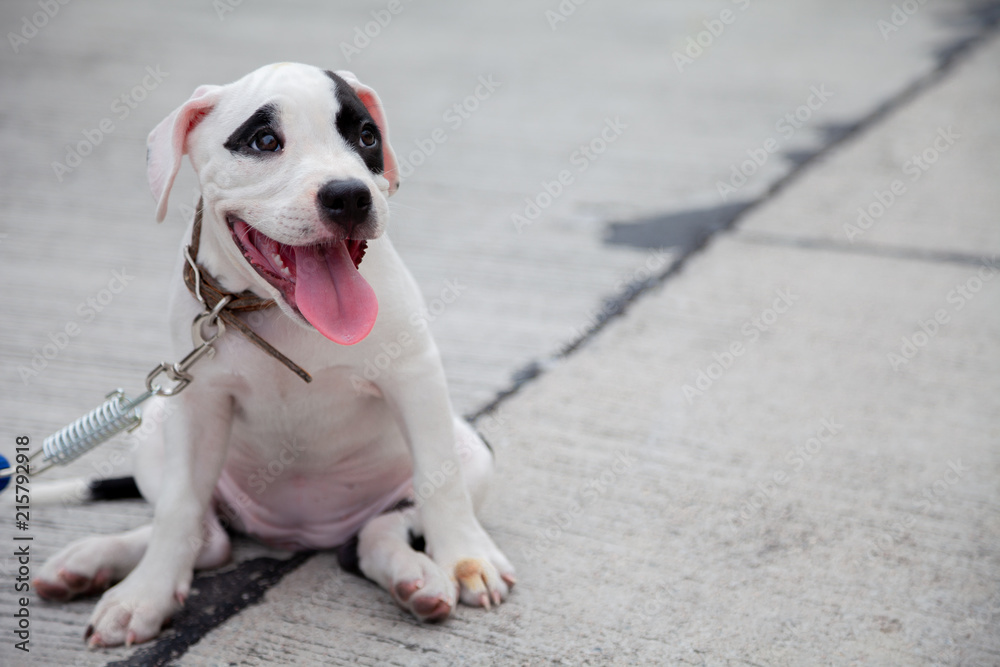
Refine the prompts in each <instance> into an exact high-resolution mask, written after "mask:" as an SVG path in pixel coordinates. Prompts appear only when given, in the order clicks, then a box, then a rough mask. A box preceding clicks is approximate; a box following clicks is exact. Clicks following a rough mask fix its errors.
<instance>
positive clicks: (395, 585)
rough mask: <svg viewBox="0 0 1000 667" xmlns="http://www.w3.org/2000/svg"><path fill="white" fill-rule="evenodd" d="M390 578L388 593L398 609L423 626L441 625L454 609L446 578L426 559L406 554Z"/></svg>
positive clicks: (449, 586)
mask: <svg viewBox="0 0 1000 667" xmlns="http://www.w3.org/2000/svg"><path fill="white" fill-rule="evenodd" d="M408 556H409V557H408V558H407V559H406V560H407V561H408V562H407V563H406V565H405V566H404V567H402V568H401V569H399V570H398V571H397V572H395V573H394V574H393V577H392V586H391V587H390V588H389V591H390V592H391V593H392V597H393V598H394V599H395V600H396V602H397V603H398V604H399V606H401V607H403V608H404V609H406V610H408V611H409V612H410V613H411V614H413V615H414V616H416V617H417V619H419V620H421V621H424V622H437V621H443V620H445V619H446V618H448V616H449V615H450V614H451V611H452V609H454V608H455V589H454V585H453V584H452V583H451V581H450V580H449V578H448V576H447V575H446V574H445V573H444V571H443V570H441V568H440V567H438V566H437V565H435V564H434V561H432V560H431V559H430V558H428V557H427V556H426V555H424V554H422V553H418V552H410V554H408Z"/></svg>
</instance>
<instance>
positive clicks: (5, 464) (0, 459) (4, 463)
mask: <svg viewBox="0 0 1000 667" xmlns="http://www.w3.org/2000/svg"><path fill="white" fill-rule="evenodd" d="M5 469H6V470H5ZM0 471H4V472H0V491H3V490H4V489H6V488H7V485H8V484H10V478H11V477H12V476H13V474H14V469H13V468H11V467H10V461H8V460H7V459H6V458H5V457H4V455H3V454H0Z"/></svg>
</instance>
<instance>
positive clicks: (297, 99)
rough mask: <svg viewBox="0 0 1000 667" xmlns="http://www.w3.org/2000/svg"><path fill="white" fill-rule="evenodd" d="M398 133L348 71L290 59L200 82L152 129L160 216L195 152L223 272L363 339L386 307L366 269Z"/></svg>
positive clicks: (304, 318) (153, 182)
mask: <svg viewBox="0 0 1000 667" xmlns="http://www.w3.org/2000/svg"><path fill="white" fill-rule="evenodd" d="M388 133H389V128H388V125H387V123H386V120H385V114H384V112H383V111H382V105H381V102H380V101H379V98H378V95H376V94H375V91H374V90H372V89H371V88H368V87H367V86H365V85H364V84H362V83H361V82H360V81H358V79H357V78H356V77H355V76H354V75H353V74H352V73H350V72H346V71H341V72H337V73H334V72H328V71H323V70H320V69H318V68H315V67H310V66H307V65H298V64H291V63H282V64H278V65H269V66H267V67H263V68H261V69H259V70H257V71H255V72H252V73H250V74H248V75H247V76H245V77H244V78H242V79H240V80H239V81H236V82H234V83H231V84H228V85H225V86H201V87H199V88H198V89H197V90H195V92H194V94H193V95H192V96H191V99H189V100H188V101H187V102H185V103H184V104H183V105H182V106H181V107H179V108H178V109H177V110H175V111H174V112H173V113H172V114H170V116H168V117H167V118H165V119H164V120H163V121H162V122H161V123H160V124H159V125H158V126H157V127H156V128H155V129H154V130H153V131H152V132H151V133H150V135H149V142H148V155H147V162H148V175H149V184H150V187H151V189H152V191H153V196H154V197H155V198H156V199H157V201H158V206H157V214H156V217H157V220H163V218H164V216H165V215H166V210H167V198H168V195H169V193H170V188H171V186H172V184H173V181H174V177H175V176H176V175H177V171H178V169H179V168H180V164H181V158H182V156H183V155H184V154H188V155H190V158H191V164H192V165H193V166H194V169H195V171H196V172H197V174H198V179H199V182H200V185H201V192H202V197H203V199H204V202H205V211H206V215H205V222H206V225H214V227H213V228H212V229H206V230H205V232H208V233H214V234H216V235H217V238H218V239H220V244H219V245H220V246H221V247H222V252H223V254H224V255H225V257H224V258H222V259H223V261H222V262H221V265H222V268H220V269H219V270H222V271H228V270H232V271H235V272H236V274H237V276H236V279H235V280H234V281H233V282H249V283H250V284H251V285H253V286H256V287H257V288H258V290H257V291H262V292H264V293H266V294H267V295H268V296H270V297H272V298H274V299H275V300H276V301H277V302H278V303H279V304H280V306H281V308H282V309H283V310H284V311H285V312H286V313H287V314H288V315H289V316H290V317H291V318H292V319H293V320H295V321H296V322H298V323H299V324H302V325H303V326H312V327H315V328H316V329H317V330H318V331H319V332H320V333H322V334H323V335H324V336H326V337H327V338H330V339H331V340H333V341H336V342H338V343H341V344H352V343H356V342H358V341H359V340H361V339H362V338H364V337H365V336H366V335H367V334H368V332H369V331H370V330H371V328H372V327H373V326H374V324H375V316H376V314H377V312H378V303H377V301H376V299H375V294H374V292H373V291H372V289H371V287H370V286H369V285H368V283H367V282H366V281H365V279H364V278H362V277H361V274H360V273H359V272H358V270H357V266H358V265H359V264H360V262H361V260H362V258H363V256H364V252H365V247H366V241H368V240H371V239H374V238H376V237H378V236H379V235H380V234H381V233H382V231H383V230H384V228H385V223H386V219H387V217H388V202H387V197H388V196H389V195H390V194H392V193H393V192H395V191H396V188H397V187H398V185H399V181H398V176H397V166H396V158H395V155H394V154H393V152H392V148H391V147H390V146H389V137H388ZM205 232H203V233H205ZM218 277H219V278H225V277H226V276H218Z"/></svg>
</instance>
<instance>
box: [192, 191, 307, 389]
mask: <svg viewBox="0 0 1000 667" xmlns="http://www.w3.org/2000/svg"><path fill="white" fill-rule="evenodd" d="M203 205H204V202H203V201H202V200H199V201H198V209H197V210H196V211H195V214H194V228H193V229H192V230H191V245H189V246H188V252H189V253H190V255H191V259H192V260H194V261H195V262H197V261H198V247H199V246H200V245H201V211H202V207H203ZM198 273H199V274H200V276H196V275H195V271H194V267H193V266H191V264H189V263H185V265H184V284H185V285H187V288H188V289H189V290H190V291H191V294H193V295H194V296H195V298H198V291H197V290H198V287H200V288H201V299H204V302H205V305H206V306H207V307H208V308H209V310H211V309H212V308H215V306H216V304H217V303H219V301H221V300H222V299H223V298H225V297H227V296H228V297H231V300H230V301H229V303H228V304H226V305H225V306H224V307H223V308H222V312H221V313H219V319H221V320H222V321H223V322H225V323H226V324H227V325H228V326H232V327H234V328H235V329H237V330H238V331H239V332H240V333H241V334H243V335H244V336H245V337H246V338H247V340H249V341H250V342H251V343H253V344H254V345H256V346H257V347H259V348H260V349H262V350H264V351H265V352H267V353H268V354H269V355H271V356H272V357H274V358H275V359H277V360H278V361H280V362H281V363H283V364H284V365H285V366H287V367H288V370H290V371H292V372H293V373H295V374H296V375H298V376H299V377H300V378H302V379H303V380H305V381H306V382H312V376H311V375H309V373H307V372H306V371H305V370H303V369H302V367H301V366H299V365H297V364H296V363H295V362H293V361H292V360H291V359H289V358H288V357H286V356H285V355H283V354H282V353H281V352H278V350H276V349H275V348H274V347H273V346H272V345H271V344H270V343H268V342H267V341H266V340H264V339H263V338H261V337H260V336H258V335H257V334H256V333H254V332H253V329H251V328H250V327H248V326H247V324H246V323H245V322H244V321H243V320H241V319H240V318H238V317H237V316H236V313H242V312H252V311H256V310H265V309H267V308H271V307H273V306H276V305H277V304H276V303H275V302H274V299H265V298H263V297H260V296H257V295H256V294H254V293H253V292H251V291H250V290H246V291H244V292H240V293H239V294H233V293H231V292H227V291H226V290H224V289H223V288H222V286H221V285H220V284H219V283H218V281H217V280H215V278H213V277H212V276H210V275H209V273H208V272H207V271H206V270H205V268H204V267H203V266H201V265H200V264H199V265H198ZM201 299H199V300H201Z"/></svg>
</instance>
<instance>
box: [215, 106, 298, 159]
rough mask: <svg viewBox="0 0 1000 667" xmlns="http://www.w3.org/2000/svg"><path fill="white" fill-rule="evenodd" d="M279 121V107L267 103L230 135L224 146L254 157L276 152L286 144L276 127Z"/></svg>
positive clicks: (232, 150) (234, 151)
mask: <svg viewBox="0 0 1000 667" xmlns="http://www.w3.org/2000/svg"><path fill="white" fill-rule="evenodd" d="M277 121H278V108H277V107H276V106H275V105H273V104H265V105H264V106H262V107H261V108H259V109H257V110H256V111H254V112H253V114H252V115H251V116H250V117H249V118H247V119H246V120H245V121H243V124H242V125H240V126H239V127H238V128H236V130H235V131H234V132H233V133H232V134H231V135H229V138H228V139H226V143H224V144H223V147H224V148H226V149H228V150H229V151H231V152H233V153H238V154H240V155H248V156H252V157H263V156H266V155H268V154H271V153H276V152H278V151H280V150H281V147H282V145H283V144H284V140H283V139H282V137H281V134H280V133H279V132H278V130H277V127H276V126H277V124H278V123H277ZM272 140H273V142H277V143H276V144H275V143H273V142H272Z"/></svg>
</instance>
